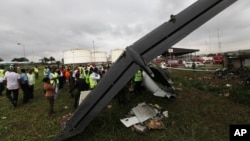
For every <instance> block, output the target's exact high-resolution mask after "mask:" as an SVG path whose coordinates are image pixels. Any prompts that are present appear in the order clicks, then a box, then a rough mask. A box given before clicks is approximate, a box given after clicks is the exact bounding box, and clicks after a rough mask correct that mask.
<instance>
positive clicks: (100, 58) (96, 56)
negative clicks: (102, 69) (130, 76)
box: [92, 51, 108, 63]
mask: <svg viewBox="0 0 250 141" xmlns="http://www.w3.org/2000/svg"><path fill="white" fill-rule="evenodd" d="M107 61H108V58H107V52H104V51H93V52H92V62H95V63H105V62H107Z"/></svg>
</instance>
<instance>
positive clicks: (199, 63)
mask: <svg viewBox="0 0 250 141" xmlns="http://www.w3.org/2000/svg"><path fill="white" fill-rule="evenodd" d="M194 63H195V67H200V66H204V64H203V63H201V62H194ZM183 64H184V66H185V68H192V64H193V62H185V61H183Z"/></svg>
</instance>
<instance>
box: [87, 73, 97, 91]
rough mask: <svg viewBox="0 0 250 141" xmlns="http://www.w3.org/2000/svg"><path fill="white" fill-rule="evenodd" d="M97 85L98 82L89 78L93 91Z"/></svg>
mask: <svg viewBox="0 0 250 141" xmlns="http://www.w3.org/2000/svg"><path fill="white" fill-rule="evenodd" d="M96 85H97V81H96V80H93V79H92V78H91V77H90V76H89V88H90V89H93V88H94V87H95V86H96Z"/></svg>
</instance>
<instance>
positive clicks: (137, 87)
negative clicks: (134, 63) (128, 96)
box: [134, 69, 143, 94]
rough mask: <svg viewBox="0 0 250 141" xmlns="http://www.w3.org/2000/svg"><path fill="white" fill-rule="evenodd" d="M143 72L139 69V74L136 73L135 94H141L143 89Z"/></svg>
mask: <svg viewBox="0 0 250 141" xmlns="http://www.w3.org/2000/svg"><path fill="white" fill-rule="evenodd" d="M142 78H143V76H142V70H141V69H139V70H137V72H136V73H135V76H134V83H135V89H134V91H135V93H137V94H138V93H140V92H141V88H142Z"/></svg>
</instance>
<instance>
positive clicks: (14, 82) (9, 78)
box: [4, 67, 20, 107]
mask: <svg viewBox="0 0 250 141" xmlns="http://www.w3.org/2000/svg"><path fill="white" fill-rule="evenodd" d="M4 81H5V83H6V87H7V91H6V96H7V98H8V99H9V100H10V102H11V103H12V104H13V105H14V107H16V106H17V100H18V90H19V88H20V75H19V74H18V73H17V72H16V67H10V70H9V72H8V73H5V77H4ZM11 93H13V96H12V95H11Z"/></svg>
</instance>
